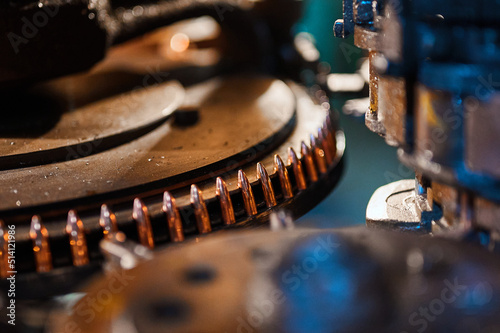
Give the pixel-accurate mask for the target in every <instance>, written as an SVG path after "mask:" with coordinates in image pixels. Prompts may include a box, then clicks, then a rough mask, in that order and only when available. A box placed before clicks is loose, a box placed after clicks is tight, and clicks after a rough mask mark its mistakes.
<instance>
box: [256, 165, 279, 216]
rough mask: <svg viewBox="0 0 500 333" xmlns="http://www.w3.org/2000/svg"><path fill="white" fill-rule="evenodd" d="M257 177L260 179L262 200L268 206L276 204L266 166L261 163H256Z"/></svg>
mask: <svg viewBox="0 0 500 333" xmlns="http://www.w3.org/2000/svg"><path fill="white" fill-rule="evenodd" d="M257 178H258V179H259V180H260V184H261V186H262V192H264V200H265V201H266V206H267V207H268V208H271V207H274V206H276V197H275V196H274V190H273V184H272V183H271V178H269V175H268V174H267V170H266V168H265V167H264V166H263V165H262V163H260V162H259V163H257Z"/></svg>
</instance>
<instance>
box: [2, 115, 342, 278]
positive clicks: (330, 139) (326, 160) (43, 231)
mask: <svg viewBox="0 0 500 333" xmlns="http://www.w3.org/2000/svg"><path fill="white" fill-rule="evenodd" d="M300 152H301V155H302V156H301V158H299V157H298V155H297V153H296V152H295V150H294V149H293V148H292V147H290V148H288V159H287V161H288V167H287V166H286V165H285V162H284V161H283V159H282V158H281V157H280V156H279V155H274V174H276V175H277V177H278V180H279V184H280V187H281V193H282V195H283V199H284V200H289V199H291V198H293V197H294V195H295V194H294V192H293V185H292V181H291V177H290V174H289V172H293V176H294V179H295V184H296V187H297V191H299V192H300V191H303V190H305V189H306V188H307V186H308V183H309V184H312V183H314V182H317V181H318V180H319V179H320V177H321V176H322V175H324V174H326V173H327V172H328V167H329V166H330V165H332V162H333V161H334V160H335V157H336V140H335V131H334V129H333V127H332V124H331V121H330V118H329V117H327V119H326V120H325V122H324V123H323V126H322V127H320V128H319V129H318V132H317V135H316V136H315V135H311V136H310V144H309V145H307V144H306V143H305V142H301V146H300ZM237 179H238V189H239V191H241V195H242V198H243V203H244V207H245V213H246V215H247V216H248V217H253V216H255V215H257V213H258V210H257V202H256V200H255V197H254V194H253V190H252V184H251V183H250V181H249V180H248V177H247V175H246V174H245V172H244V171H243V170H241V169H240V170H238V176H237ZM257 179H258V182H259V183H260V186H261V187H262V193H263V194H264V203H265V206H266V207H267V208H272V207H274V206H276V205H277V199H276V195H275V190H274V188H273V184H272V182H271V177H270V176H269V173H268V171H267V170H266V168H265V166H264V165H263V164H262V163H257ZM216 196H217V199H218V201H219V204H220V208H221V219H222V222H223V224H224V225H232V224H234V223H236V218H235V210H234V208H233V203H232V201H231V194H230V192H229V190H228V187H227V185H226V183H225V181H224V180H223V179H222V178H221V177H218V178H217V179H216ZM190 202H191V207H192V209H193V211H194V215H195V218H196V226H197V229H198V232H199V233H200V234H206V233H210V232H211V231H212V225H211V222H210V215H209V212H208V209H207V205H206V202H205V200H204V198H203V192H202V191H201V190H200V188H199V187H198V186H197V185H195V184H193V185H191V191H190ZM162 210H163V212H164V214H165V218H166V222H167V227H168V232H169V236H170V239H171V241H173V242H182V241H183V240H184V237H185V235H184V231H183V224H182V219H181V215H180V212H179V209H178V207H177V204H176V201H175V198H174V197H173V196H172V195H171V194H170V193H169V192H164V194H163V202H162ZM132 218H133V220H134V222H135V224H136V226H137V234H138V240H139V243H140V244H141V245H143V246H145V247H148V248H150V249H152V248H154V247H155V240H154V233H153V228H152V224H151V220H150V214H149V212H148V208H147V206H146V205H145V204H144V202H143V201H142V200H141V199H139V198H136V199H135V200H134V203H133V210H132ZM99 224H100V226H101V228H102V232H103V236H104V237H111V235H113V234H115V233H117V232H118V225H117V219H116V216H115V214H114V213H113V212H112V211H111V209H110V208H109V207H108V206H107V205H102V207H101V213H100V218H99ZM0 229H1V230H0V231H2V232H3V231H5V230H4V229H5V226H4V225H3V223H2V224H0ZM66 234H67V235H68V239H69V244H70V248H71V255H72V261H73V265H74V266H83V265H86V264H88V263H89V251H88V246H87V241H86V232H85V227H84V224H83V222H82V220H81V219H80V218H79V217H78V214H77V212H76V211H74V210H71V211H69V212H68V216H67V224H66ZM30 238H31V240H32V243H33V253H34V258H35V263H36V270H37V271H38V272H47V271H50V270H52V268H53V267H52V255H51V250H50V244H49V232H48V231H47V228H46V227H45V226H44V224H43V223H42V219H41V218H40V216H38V215H35V216H33V218H32V220H31V229H30ZM4 243H5V242H1V240H0V247H1V246H3V244H4ZM0 254H1V256H0V274H2V272H3V271H5V269H6V268H7V267H6V259H5V250H4V249H3V248H0Z"/></svg>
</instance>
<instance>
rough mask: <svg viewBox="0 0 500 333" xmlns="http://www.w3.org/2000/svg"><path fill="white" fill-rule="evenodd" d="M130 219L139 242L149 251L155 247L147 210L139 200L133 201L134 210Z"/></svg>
mask: <svg viewBox="0 0 500 333" xmlns="http://www.w3.org/2000/svg"><path fill="white" fill-rule="evenodd" d="M132 218H133V219H134V221H135V222H136V224H137V233H138V235H139V242H140V243H141V244H142V245H143V246H146V247H148V248H150V249H152V248H154V247H155V242H154V238H153V228H152V227H151V220H150V219H149V212H148V208H147V207H146V205H145V204H144V202H142V200H141V199H139V198H135V199H134V208H133V210H132Z"/></svg>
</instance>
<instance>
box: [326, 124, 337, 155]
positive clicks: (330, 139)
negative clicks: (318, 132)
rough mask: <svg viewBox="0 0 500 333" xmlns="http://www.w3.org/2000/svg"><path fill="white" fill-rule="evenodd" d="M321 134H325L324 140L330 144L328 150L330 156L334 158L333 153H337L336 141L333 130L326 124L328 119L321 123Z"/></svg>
mask: <svg viewBox="0 0 500 333" xmlns="http://www.w3.org/2000/svg"><path fill="white" fill-rule="evenodd" d="M323 135H325V138H326V140H327V141H328V144H329V146H330V152H331V155H332V158H333V159H335V155H336V154H337V142H336V140H335V131H334V130H332V129H331V128H330V126H328V121H325V123H324V124H323Z"/></svg>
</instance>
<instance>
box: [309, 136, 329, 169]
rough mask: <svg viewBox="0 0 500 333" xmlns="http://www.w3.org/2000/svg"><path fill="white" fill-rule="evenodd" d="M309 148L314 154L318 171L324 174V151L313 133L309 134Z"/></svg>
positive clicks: (325, 167)
mask: <svg viewBox="0 0 500 333" xmlns="http://www.w3.org/2000/svg"><path fill="white" fill-rule="evenodd" d="M311 150H312V152H313V155H314V161H315V162H316V165H317V166H318V171H319V172H320V173H321V174H325V173H326V171H327V164H326V158H325V151H324V150H323V147H322V146H321V143H320V142H319V140H318V139H317V138H315V137H314V135H312V134H311Z"/></svg>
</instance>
